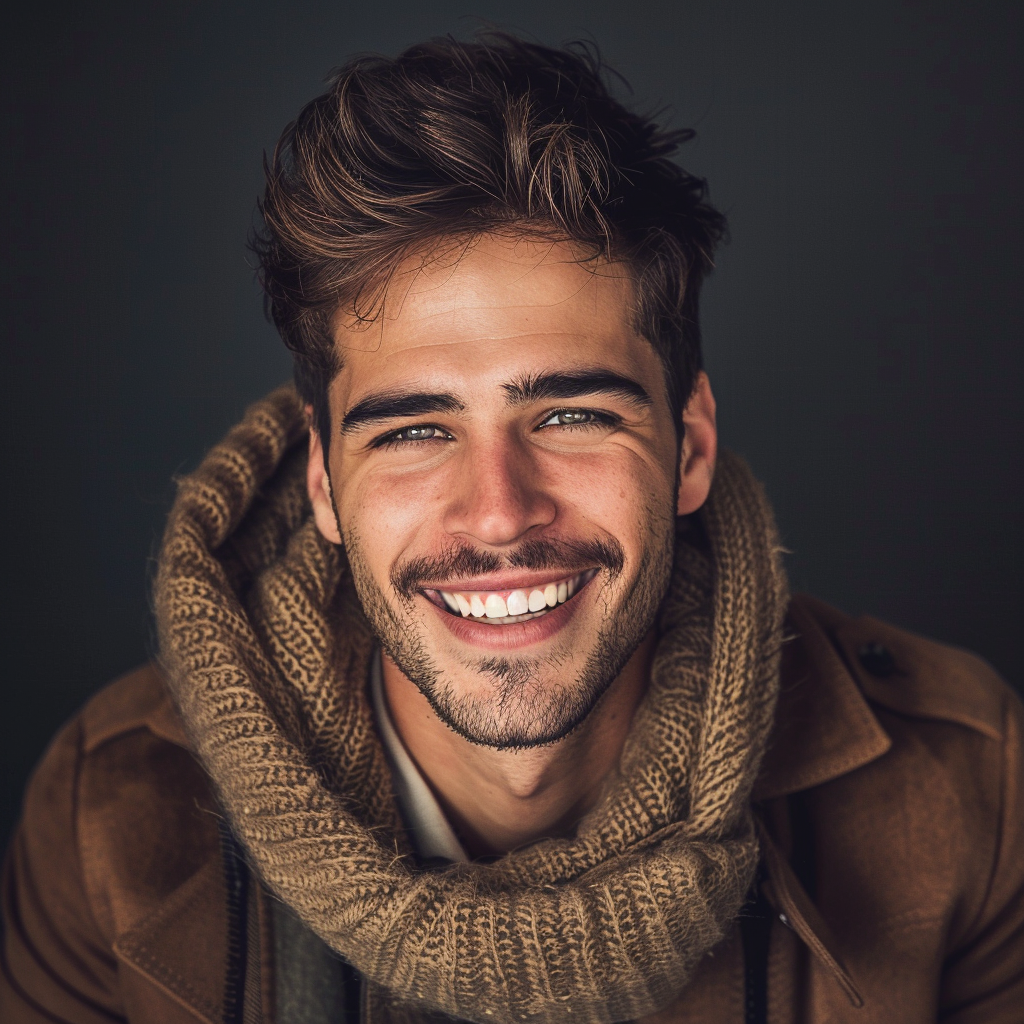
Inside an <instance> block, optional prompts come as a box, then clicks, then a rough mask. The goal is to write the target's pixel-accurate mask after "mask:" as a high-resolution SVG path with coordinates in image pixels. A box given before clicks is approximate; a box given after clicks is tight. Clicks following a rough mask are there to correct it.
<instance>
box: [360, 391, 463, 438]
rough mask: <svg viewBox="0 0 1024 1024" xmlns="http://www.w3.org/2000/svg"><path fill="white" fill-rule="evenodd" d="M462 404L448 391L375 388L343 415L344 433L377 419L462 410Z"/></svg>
mask: <svg viewBox="0 0 1024 1024" xmlns="http://www.w3.org/2000/svg"><path fill="white" fill-rule="evenodd" d="M463 409H465V406H464V405H463V404H462V402H461V401H459V399H458V398H456V397H455V395H453V394H451V393H450V392H447V391H436V392H435V391H378V392H376V393H375V394H372V395H367V396H366V398H364V399H363V400H362V401H361V402H357V403H356V404H355V405H354V406H352V408H351V409H349V411H348V412H347V413H346V414H345V418H344V419H343V420H342V421H341V432H342V433H343V434H347V433H350V432H351V431H353V430H358V429H359V428H360V427H365V426H367V425H368V424H370V423H376V422H379V421H380V420H391V419H397V418H398V417H400V416H422V415H424V414H425V413H429V412H461V411H462V410H463Z"/></svg>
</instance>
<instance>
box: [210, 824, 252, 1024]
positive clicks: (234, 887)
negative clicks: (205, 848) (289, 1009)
mask: <svg viewBox="0 0 1024 1024" xmlns="http://www.w3.org/2000/svg"><path fill="white" fill-rule="evenodd" d="M217 827H218V829H219V831H220V849H221V861H222V863H223V866H224V886H225V888H226V889H227V896H228V907H227V910H228V936H227V938H228V955H227V975H226V977H225V979H224V1016H223V1021H224V1024H244V1020H245V972H246V966H247V964H248V959H249V958H248V948H247V947H248V941H249V922H248V920H247V915H248V909H249V869H248V867H247V866H246V863H245V860H244V858H243V856H242V850H241V847H240V846H239V845H238V840H237V839H236V838H235V836H234V833H233V832H232V831H231V826H230V825H228V823H227V819H226V818H223V817H220V818H218V819H217Z"/></svg>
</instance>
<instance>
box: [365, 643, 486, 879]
mask: <svg viewBox="0 0 1024 1024" xmlns="http://www.w3.org/2000/svg"><path fill="white" fill-rule="evenodd" d="M370 699H371V701H372V704H373V713H374V717H375V718H376V721H377V731H378V732H379V733H380V738H381V742H382V743H383V744H384V753H385V754H386V755H387V758H388V761H389V762H390V764H391V772H392V776H393V777H394V784H395V796H396V798H397V800H398V809H399V811H400V812H401V815H402V820H403V821H404V822H405V825H406V828H408V830H409V835H410V838H411V839H412V844H413V847H414V848H415V850H416V853H417V854H419V856H420V859H421V860H424V861H430V860H447V861H453V862H455V863H465V862H466V861H468V860H469V858H468V857H467V856H466V851H465V850H464V849H463V848H462V844H461V843H460V842H459V840H458V837H457V836H456V835H455V832H454V831H453V830H452V827H451V825H450V824H449V823H448V819H447V818H446V817H445V815H444V811H442V810H441V805H440V804H439V803H438V802H437V797H435V796H434V794H433V793H432V792H431V790H430V787H429V786H428V785H427V782H426V780H425V779H424V778H423V775H422V774H421V773H420V770H419V768H417V767H416V763H415V761H413V759H412V757H410V755H409V752H408V751H407V750H406V749H405V744H404V743H402V740H401V737H400V736H399V735H398V732H397V731H396V730H395V726H394V723H393V722H392V721H391V715H390V713H389V712H388V702H387V697H386V695H385V693H384V673H383V671H382V668H381V657H380V651H379V650H378V651H374V653H373V656H372V657H371V658H370Z"/></svg>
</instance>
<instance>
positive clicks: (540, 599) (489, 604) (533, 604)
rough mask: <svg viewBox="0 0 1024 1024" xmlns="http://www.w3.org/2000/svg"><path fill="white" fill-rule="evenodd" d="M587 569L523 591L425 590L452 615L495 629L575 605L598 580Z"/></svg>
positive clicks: (593, 571) (432, 599) (439, 605)
mask: <svg viewBox="0 0 1024 1024" xmlns="http://www.w3.org/2000/svg"><path fill="white" fill-rule="evenodd" d="M596 575H597V569H585V570H584V571H583V572H578V573H576V575H575V576H567V577H563V578H562V579H555V580H551V581H550V582H548V583H545V584H543V585H537V586H534V587H524V588H522V589H519V590H424V591H423V594H424V596H425V597H426V598H427V599H428V600H429V601H431V602H432V603H433V604H436V605H437V606H438V607H443V608H444V610H445V611H447V612H449V613H450V614H451V615H455V616H457V617H459V618H462V619H475V620H476V621H477V622H483V623H487V624H488V625H492V626H507V625H511V624H512V623H514V622H527V621H529V620H530V619H539V618H541V617H542V616H544V615H547V614H548V612H550V611H552V610H553V609H555V608H557V607H558V606H559V605H563V604H565V602H566V601H571V600H572V599H573V598H574V597H575V596H576V595H577V594H578V593H579V592H580V591H581V590H582V589H583V588H584V587H585V586H586V585H587V584H588V583H589V582H590V581H591V580H592V579H593V578H594V577H595V576H596Z"/></svg>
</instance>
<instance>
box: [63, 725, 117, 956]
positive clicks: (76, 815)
mask: <svg viewBox="0 0 1024 1024" xmlns="http://www.w3.org/2000/svg"><path fill="white" fill-rule="evenodd" d="M77 725H78V729H77V732H78V736H77V737H76V742H75V748H76V749H75V777H74V781H73V785H72V789H71V801H72V805H71V821H72V825H71V827H72V828H73V829H74V840H75V841H74V848H75V865H76V867H77V869H78V877H79V880H80V882H81V885H82V895H83V896H84V897H85V906H86V909H87V910H88V912H89V921H90V923H91V924H92V926H93V928H95V929H96V934H97V935H98V936H100V937H101V938H102V939H103V941H104V943H105V944H106V945H107V947H108V948H109V949H110V954H111V958H112V959H113V958H114V950H113V938H112V937H111V936H109V935H106V934H104V931H103V929H102V928H101V927H100V923H99V918H98V917H97V916H96V908H95V907H94V906H93V893H92V886H90V885H89V882H88V879H87V878H86V874H85V863H84V860H83V857H82V811H81V807H82V799H81V795H82V793H81V791H82V775H83V773H84V768H85V759H86V757H87V756H88V754H87V753H86V751H85V723H84V722H83V721H82V718H81V716H79V718H78V722H77Z"/></svg>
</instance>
